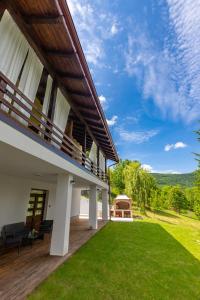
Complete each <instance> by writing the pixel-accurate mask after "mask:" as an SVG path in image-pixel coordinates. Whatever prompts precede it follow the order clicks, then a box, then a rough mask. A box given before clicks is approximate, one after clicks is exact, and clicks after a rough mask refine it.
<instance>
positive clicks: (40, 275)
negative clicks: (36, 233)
mask: <svg viewBox="0 0 200 300" xmlns="http://www.w3.org/2000/svg"><path fill="white" fill-rule="evenodd" d="M105 223H106V222H103V221H99V223H98V230H99V229H101V228H102V227H103V226H104V225H105ZM98 230H89V229H88V222H87V220H79V221H77V222H73V223H72V224H71V230H70V246H69V253H68V254H67V255H65V256H64V257H58V256H57V257H56V256H50V255H49V246H50V237H49V236H48V235H47V236H45V240H44V241H36V242H35V243H34V245H33V247H32V248H31V247H30V246H26V247H24V248H22V249H21V252H20V255H19V256H18V253H17V250H16V249H13V250H10V251H9V252H8V253H6V254H3V255H1V256H0V299H1V300H21V299H25V298H26V296H27V295H28V294H30V293H31V291H32V290H33V289H34V288H35V287H36V286H37V285H38V284H39V283H40V282H42V281H43V280H44V279H45V278H46V277H47V276H48V275H49V274H50V273H52V272H53V271H54V270H55V269H56V268H57V267H58V266H59V265H61V264H62V263H63V262H64V261H65V260H67V259H68V258H69V257H70V256H71V255H72V254H73V253H74V252H75V251H76V250H78V249H79V248H80V247H81V246H82V245H83V244H84V243H86V242H87V241H88V240H89V239H90V238H91V237H92V236H93V235H94V234H95V233H96V232H97V231H98Z"/></svg>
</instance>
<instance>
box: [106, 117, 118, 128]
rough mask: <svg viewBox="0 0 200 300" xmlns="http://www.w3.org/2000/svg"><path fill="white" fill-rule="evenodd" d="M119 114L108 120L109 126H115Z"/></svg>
mask: <svg viewBox="0 0 200 300" xmlns="http://www.w3.org/2000/svg"><path fill="white" fill-rule="evenodd" d="M117 119H118V116H113V117H112V118H111V119H110V120H108V119H107V120H106V121H107V123H108V126H114V125H115V124H116V123H117Z"/></svg>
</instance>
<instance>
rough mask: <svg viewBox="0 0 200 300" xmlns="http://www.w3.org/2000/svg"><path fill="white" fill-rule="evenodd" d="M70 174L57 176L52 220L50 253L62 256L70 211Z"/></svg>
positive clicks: (67, 236) (68, 227)
mask: <svg viewBox="0 0 200 300" xmlns="http://www.w3.org/2000/svg"><path fill="white" fill-rule="evenodd" d="M72 180H73V177H72V176H71V175H65V174H60V175H58V177H57V187H56V201H55V209H54V222H53V231H52V237H51V248H50V254H51V255H59V256H63V255H65V254H66V253H67V252H68V247H69V231H70V213H71V199H72V182H71V181H72Z"/></svg>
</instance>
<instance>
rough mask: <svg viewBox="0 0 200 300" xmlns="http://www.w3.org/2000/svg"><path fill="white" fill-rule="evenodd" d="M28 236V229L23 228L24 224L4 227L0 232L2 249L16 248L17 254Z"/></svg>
mask: <svg viewBox="0 0 200 300" xmlns="http://www.w3.org/2000/svg"><path fill="white" fill-rule="evenodd" d="M28 234H29V229H28V228H27V227H26V226H25V224H24V222H19V223H13V224H8V225H4V226H3V228H2V232H1V236H2V241H3V247H4V248H13V247H16V248H17V249H18V254H19V252H20V247H21V245H22V242H23V240H24V239H26V238H28Z"/></svg>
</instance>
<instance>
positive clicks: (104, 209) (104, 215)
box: [102, 189, 110, 221]
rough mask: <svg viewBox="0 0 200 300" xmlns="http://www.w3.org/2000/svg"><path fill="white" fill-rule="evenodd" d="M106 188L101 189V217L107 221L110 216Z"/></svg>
mask: <svg viewBox="0 0 200 300" xmlns="http://www.w3.org/2000/svg"><path fill="white" fill-rule="evenodd" d="M108 199H109V197H108V190H105V189H104V190H102V219H103V220H105V221H107V220H108V219H109V217H110V210H109V201H108Z"/></svg>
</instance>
